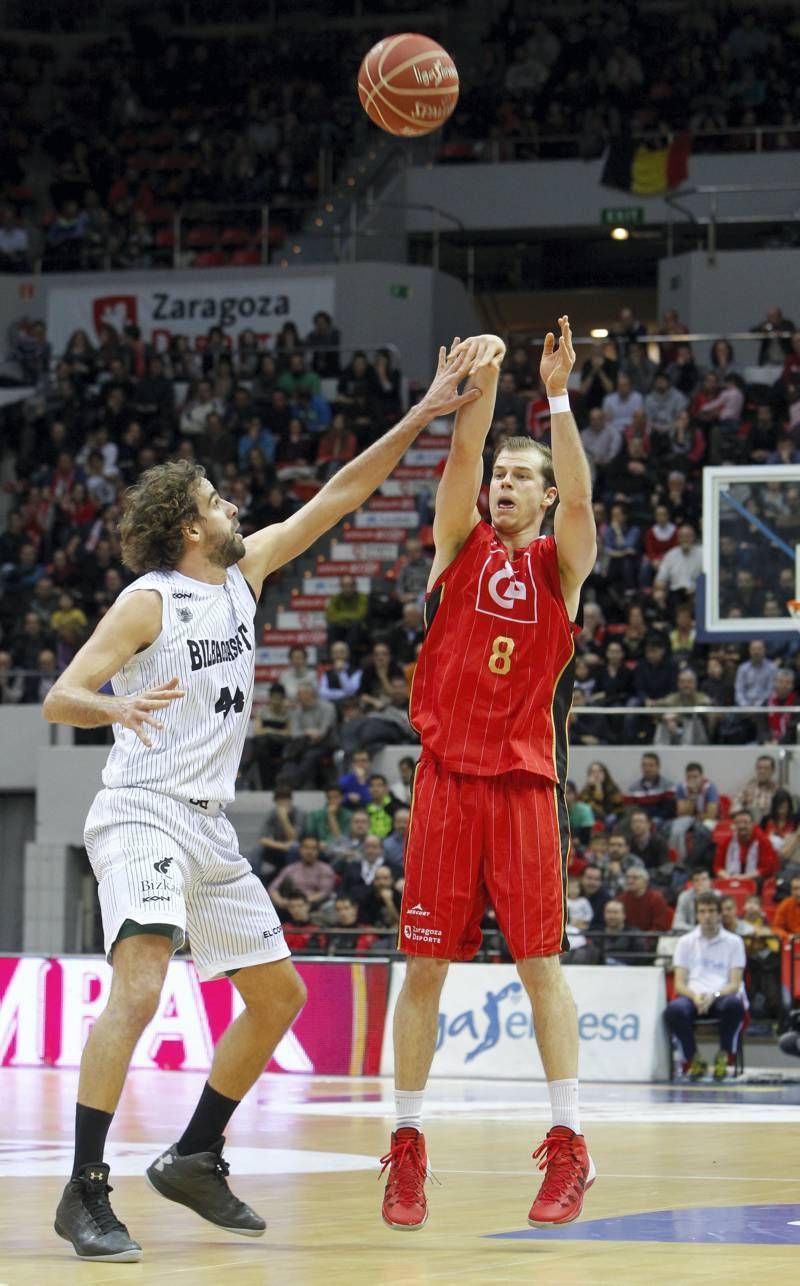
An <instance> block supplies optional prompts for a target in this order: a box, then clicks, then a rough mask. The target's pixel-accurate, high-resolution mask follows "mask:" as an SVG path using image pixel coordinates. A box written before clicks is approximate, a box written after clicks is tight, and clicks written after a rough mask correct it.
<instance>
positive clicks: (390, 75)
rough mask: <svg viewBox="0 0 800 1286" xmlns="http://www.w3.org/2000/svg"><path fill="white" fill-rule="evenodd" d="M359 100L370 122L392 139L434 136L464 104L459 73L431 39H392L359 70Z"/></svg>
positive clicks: (409, 36) (371, 53)
mask: <svg viewBox="0 0 800 1286" xmlns="http://www.w3.org/2000/svg"><path fill="white" fill-rule="evenodd" d="M358 96H359V98H360V99H361V106H362V107H363V108H364V111H365V112H366V113H367V115H368V116H369V118H370V120H371V121H373V122H374V123H375V124H376V125H379V126H380V128H381V129H383V130H386V132H387V133H388V134H402V135H405V136H406V137H413V136H414V135H417V134H430V133H431V131H432V130H435V129H438V128H439V126H440V125H443V124H444V122H445V121H446V120H447V118H448V116H450V115H451V114H452V112H453V110H454V108H455V105H456V103H457V102H458V71H457V70H456V65H455V63H454V62H453V60H452V58H451V57H450V55H449V54H448V53H447V51H446V50H445V49H442V46H441V45H437V43H436V41H435V40H431V39H430V38H429V37H428V36H418V35H415V34H413V33H409V32H404V33H403V34H402V35H399V36H387V37H386V39H385V40H379V41H378V43H377V45H373V47H372V49H370V51H369V53H368V54H367V56H366V57H365V59H364V61H363V62H362V64H361V66H360V67H359V69H358Z"/></svg>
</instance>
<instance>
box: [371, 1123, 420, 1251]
mask: <svg viewBox="0 0 800 1286" xmlns="http://www.w3.org/2000/svg"><path fill="white" fill-rule="evenodd" d="M381 1165H382V1166H383V1170H381V1175H382V1174H383V1172H384V1170H386V1168H387V1167H388V1169H389V1178H388V1179H387V1180H386V1191H385V1193H384V1194H383V1207H382V1211H381V1213H382V1215H383V1222H384V1223H385V1224H388V1225H389V1227H390V1228H397V1229H398V1230H401V1231H404V1232H414V1231H416V1229H417V1228H421V1227H422V1225H423V1224H424V1223H425V1220H426V1219H427V1218H428V1202H427V1200H426V1198H425V1179H426V1178H427V1175H428V1157H427V1154H426V1151H425V1135H424V1134H420V1132H419V1130H415V1129H414V1128H413V1126H403V1128H402V1129H400V1130H398V1131H397V1133H396V1134H393V1135H392V1146H391V1147H390V1149H389V1151H388V1152H387V1153H386V1156H385V1157H381ZM378 1177H379V1178H380V1175H379V1176H378Z"/></svg>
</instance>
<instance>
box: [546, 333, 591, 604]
mask: <svg viewBox="0 0 800 1286" xmlns="http://www.w3.org/2000/svg"><path fill="white" fill-rule="evenodd" d="M558 325H559V328H560V330H561V337H560V339H559V343H558V348H556V346H555V338H554V336H553V333H552V331H551V332H549V333H548V334H547V336H546V337H545V341H544V353H543V354H542V361H541V365H540V367H539V372H540V374H541V377H542V380H543V381H544V385H545V388H546V389H547V396H548V398H549V399H550V431H551V448H552V452H553V473H554V474H555V479H556V487H557V488H558V508H557V509H556V515H555V535H556V545H557V547H558V565H559V570H560V573H561V585H562V589H563V593H564V598H565V600H567V605H568V606H569V605H570V604H569V599H570V598H573V597H574V596H576V595H577V593H578V591H579V590H580V587H581V585H582V584H583V582H584V581H585V580H586V577H587V576H588V575H589V573H590V572H591V570H592V568H593V566H594V563H595V559H596V557H597V529H596V527H595V521H594V514H593V512H592V476H591V473H590V471H589V462H588V460H587V459H586V454H585V452H584V450H583V443H582V442H581V438H580V434H579V433H578V426H577V424H576V423H575V417H574V415H573V414H572V411H571V410H570V406H569V398H568V396H567V380H568V379H569V373H570V371H571V370H572V368H573V366H574V365H575V352H574V349H573V347H572V330H571V329H570V324H569V318H568V317H567V315H566V314H565V315H564V316H563V317H559V319H558ZM575 608H576V609H577V602H575Z"/></svg>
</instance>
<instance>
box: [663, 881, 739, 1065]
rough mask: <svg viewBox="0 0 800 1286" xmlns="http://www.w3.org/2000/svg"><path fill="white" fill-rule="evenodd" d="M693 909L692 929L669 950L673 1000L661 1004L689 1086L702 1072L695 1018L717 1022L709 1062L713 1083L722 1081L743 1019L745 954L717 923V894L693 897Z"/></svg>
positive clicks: (733, 935) (718, 907)
mask: <svg viewBox="0 0 800 1286" xmlns="http://www.w3.org/2000/svg"><path fill="white" fill-rule="evenodd" d="M696 907H697V911H696V913H697V928H696V929H692V931H691V933H687V934H685V935H684V937H682V938H679V939H678V945H677V946H676V948H675V955H674V957H673V964H674V966H675V999H674V1000H671V1001H670V1002H669V1004H668V1005H667V1008H666V1014H665V1017H666V1020H667V1025H668V1026H669V1029H670V1031H671V1032H672V1034H673V1035H674V1036H675V1037H676V1038H677V1040H678V1043H679V1044H680V1046H681V1048H682V1049H683V1056H684V1059H685V1060H686V1062H687V1063H689V1078H690V1080H693V1081H699V1080H700V1079H701V1078H702V1077H703V1076H705V1074H706V1071H707V1070H708V1069H707V1065H706V1063H705V1062H703V1060H702V1059H701V1058H699V1057H698V1054H697V1043H696V1041H695V1037H694V1024H695V1019H696V1018H717V1019H719V1044H720V1048H719V1052H718V1053H717V1056H716V1058H715V1059H714V1080H715V1081H723V1080H724V1079H725V1076H726V1074H727V1071H728V1059H729V1056H730V1055H733V1054H735V1053H736V1047H737V1043H738V1040H739V1034H740V1032H741V1030H742V1022H743V1020H744V1011H745V1006H746V997H745V994H744V986H743V983H742V978H743V977H744V969H745V963H746V957H745V949H744V943H743V941H742V939H741V938H740V937H738V936H737V935H736V934H735V933H728V931H727V930H726V929H723V928H722V926H721V924H720V897H719V894H718V893H714V892H713V891H711V892H708V893H700V894H698V896H697V902H696Z"/></svg>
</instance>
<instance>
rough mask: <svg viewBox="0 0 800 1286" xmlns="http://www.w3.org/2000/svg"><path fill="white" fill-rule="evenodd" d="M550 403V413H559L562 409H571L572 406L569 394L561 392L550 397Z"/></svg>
mask: <svg viewBox="0 0 800 1286" xmlns="http://www.w3.org/2000/svg"><path fill="white" fill-rule="evenodd" d="M547 400H548V402H549V403H550V414H551V415H558V414H559V412H560V411H570V410H571V409H572V408H571V406H570V404H569V394H568V393H559V394H558V396H557V397H548V399H547Z"/></svg>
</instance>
